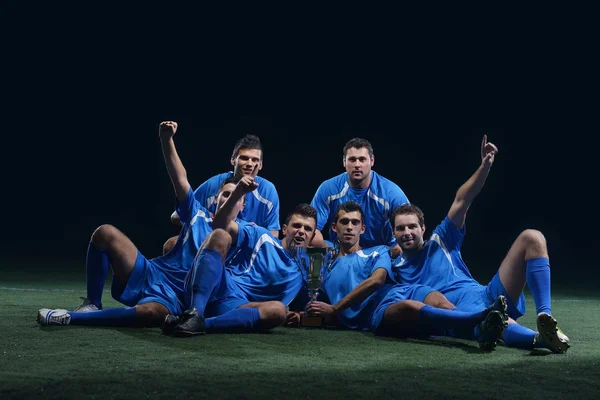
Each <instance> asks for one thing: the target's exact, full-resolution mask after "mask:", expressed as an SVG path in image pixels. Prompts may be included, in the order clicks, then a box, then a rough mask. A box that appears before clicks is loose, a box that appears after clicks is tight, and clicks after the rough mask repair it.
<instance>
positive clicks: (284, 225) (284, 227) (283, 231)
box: [281, 224, 287, 236]
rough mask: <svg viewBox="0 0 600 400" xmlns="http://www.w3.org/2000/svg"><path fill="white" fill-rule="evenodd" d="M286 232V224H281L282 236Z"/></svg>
mask: <svg viewBox="0 0 600 400" xmlns="http://www.w3.org/2000/svg"><path fill="white" fill-rule="evenodd" d="M286 232H287V225H286V224H283V226H282V227H281V233H283V236H285V234H286Z"/></svg>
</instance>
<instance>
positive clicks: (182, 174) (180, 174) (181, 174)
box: [161, 137, 190, 202]
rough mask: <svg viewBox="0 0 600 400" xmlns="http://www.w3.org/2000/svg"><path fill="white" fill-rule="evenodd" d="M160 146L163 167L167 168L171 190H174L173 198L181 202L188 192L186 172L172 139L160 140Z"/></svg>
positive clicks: (188, 185)
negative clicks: (171, 185) (163, 161)
mask: <svg viewBox="0 0 600 400" xmlns="http://www.w3.org/2000/svg"><path fill="white" fill-rule="evenodd" d="M161 146H162V151H163V157H164V159H165V165H166V166H167V172H168V173H169V177H170V178H171V182H172V183H173V188H174V189H175V196H176V197H177V201H179V202H182V201H183V200H185V198H186V196H187V194H188V192H189V190H190V184H189V182H188V180H187V172H186V170H185V168H184V166H183V163H182V162H181V159H180V158H179V155H178V154H177V150H176V149H175V142H174V141H173V138H172V137H171V138H169V139H164V140H161Z"/></svg>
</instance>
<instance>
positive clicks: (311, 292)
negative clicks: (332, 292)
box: [300, 247, 330, 328]
mask: <svg viewBox="0 0 600 400" xmlns="http://www.w3.org/2000/svg"><path fill="white" fill-rule="evenodd" d="M329 251H330V249H328V248H323V247H308V248H307V251H306V254H307V255H308V257H304V258H303V262H302V266H303V268H304V269H305V272H306V275H305V280H306V287H307V288H308V302H309V303H311V302H313V301H316V300H317V297H318V296H319V292H320V291H321V290H322V289H321V285H322V284H323V269H322V265H323V259H324V258H325V255H326V254H327V253H328V252H329ZM324 323H325V318H324V317H322V316H320V315H314V314H312V313H307V312H304V313H303V314H302V315H301V316H300V326H301V327H304V328H321V327H323V325H324Z"/></svg>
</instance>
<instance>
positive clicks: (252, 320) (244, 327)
mask: <svg viewBox="0 0 600 400" xmlns="http://www.w3.org/2000/svg"><path fill="white" fill-rule="evenodd" d="M259 321H260V312H259V311H258V309H257V308H236V309H235V310H231V311H228V312H226V313H225V314H222V315H219V316H218V317H212V318H207V319H206V320H205V321H204V322H205V323H206V331H207V332H209V331H213V332H219V331H221V332H223V331H225V332H237V331H249V330H252V329H253V328H256V327H257V325H258V322H259Z"/></svg>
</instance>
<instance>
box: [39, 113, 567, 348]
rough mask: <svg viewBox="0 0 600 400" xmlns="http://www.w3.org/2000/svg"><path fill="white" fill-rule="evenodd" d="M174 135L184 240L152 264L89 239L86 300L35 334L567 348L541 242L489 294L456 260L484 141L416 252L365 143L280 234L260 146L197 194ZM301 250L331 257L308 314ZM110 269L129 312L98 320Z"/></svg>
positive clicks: (122, 242) (487, 150)
mask: <svg viewBox="0 0 600 400" xmlns="http://www.w3.org/2000/svg"><path fill="white" fill-rule="evenodd" d="M177 127H178V126H177V123H176V122H173V121H165V122H162V123H161V124H160V126H159V137H160V141H161V146H162V151H163V156H164V160H165V164H166V167H167V171H168V173H169V177H170V179H171V182H172V184H173V188H174V190H175V197H176V208H175V212H174V213H173V214H172V215H171V220H172V221H173V223H175V224H178V225H180V226H181V231H180V233H179V235H178V236H176V237H173V238H170V239H168V240H167V241H166V242H165V245H164V246H163V255H162V256H160V257H156V258H152V259H147V258H146V257H144V256H143V255H142V254H141V253H140V252H139V250H138V249H137V247H136V246H135V245H134V243H133V242H132V241H131V240H130V239H129V238H128V237H127V236H126V235H125V234H123V233H122V232H121V231H119V230H118V229H117V228H115V227H114V226H112V225H102V226H100V227H98V228H97V229H96V230H95V231H94V233H93V234H92V237H91V240H90V243H89V246H88V252H87V258H86V273H87V279H86V280H87V282H86V283H87V297H86V298H84V300H83V303H82V304H81V305H80V306H79V307H77V308H76V309H75V310H74V311H68V310H65V309H49V308H42V309H41V310H39V312H38V315H37V321H38V323H39V324H41V325H86V326H112V327H160V328H161V329H162V331H163V333H164V334H165V335H169V336H174V337H188V336H194V335H198V334H205V333H217V332H240V333H241V332H259V331H264V330H267V329H271V328H274V327H276V326H281V325H283V326H288V327H294V326H298V322H299V321H300V319H301V318H302V316H303V315H314V316H319V317H321V318H323V319H325V320H326V321H328V322H330V323H332V324H333V323H335V324H337V325H338V326H340V327H342V328H347V329H354V330H360V331H370V332H373V333H374V334H376V335H386V336H397V337H431V336H450V337H456V338H461V339H467V340H474V341H477V342H478V343H479V346H480V347H481V348H482V349H486V350H492V349H494V348H495V346H496V344H497V343H498V342H502V343H504V344H505V345H506V346H513V347H517V348H521V349H536V348H544V349H549V350H551V351H552V352H555V353H564V352H566V351H567V349H568V348H569V338H568V337H567V336H566V335H565V334H564V333H563V332H562V331H561V330H560V329H559V327H558V325H557V321H556V319H555V318H554V317H553V316H552V309H551V295H550V261H549V256H548V249H547V245H546V241H545V238H544V236H543V235H542V233H541V232H539V231H536V230H531V229H528V230H525V231H523V232H521V234H520V235H519V236H518V237H517V238H516V240H515V241H514V243H513V244H512V246H511V248H510V249H509V251H508V253H507V255H506V257H505V258H504V260H503V261H502V263H501V264H500V266H499V268H498V271H497V272H496V274H495V275H494V276H493V277H492V278H491V279H490V281H489V283H487V284H480V283H479V282H478V281H476V280H475V279H474V278H473V277H472V276H471V273H470V272H469V269H468V268H467V266H466V265H465V263H464V261H463V260H462V257H461V253H460V250H461V247H462V242H463V239H464V236H465V232H466V230H465V220H466V215H467V211H468V209H469V207H470V205H471V204H472V202H473V200H474V199H475V197H476V196H477V195H478V194H479V192H480V191H481V190H482V188H483V186H484V183H485V181H486V178H487V175H488V173H489V171H490V169H491V167H492V165H493V163H494V159H495V156H496V154H497V153H498V149H497V147H496V146H495V145H494V144H493V143H491V142H488V141H487V137H486V136H484V138H483V141H482V144H481V164H480V165H479V166H478V168H477V170H476V171H475V173H474V174H473V175H472V176H471V177H470V178H469V179H468V180H467V181H466V182H465V183H464V184H463V185H462V186H461V187H460V188H459V189H458V191H457V192H456V196H455V198H454V200H453V202H452V204H451V206H450V209H449V211H448V213H447V216H446V218H445V219H444V220H443V221H442V222H441V223H440V224H439V225H438V226H437V227H436V228H435V229H434V230H433V232H432V233H431V235H430V237H429V239H428V240H425V238H424V235H425V231H426V226H425V220H424V214H423V211H421V209H420V208H419V207H417V206H416V205H414V204H411V203H410V202H409V200H408V198H407V197H406V195H405V194H404V192H403V191H402V190H401V189H400V187H398V185H396V184H395V183H394V182H392V181H391V180H389V179H386V178H384V177H383V176H381V175H379V174H377V173H376V172H375V171H373V170H372V167H373V165H374V155H373V148H372V146H371V144H370V143H369V142H368V141H367V140H365V139H361V138H354V139H351V140H350V141H348V143H346V145H345V146H344V149H343V165H344V167H345V169H346V172H344V173H342V174H340V175H338V176H335V177H333V178H331V179H328V180H326V181H325V182H323V183H322V184H321V185H320V186H319V187H318V189H317V191H316V193H315V195H314V197H313V199H312V201H311V203H310V204H308V203H302V204H298V205H297V206H296V207H294V208H293V209H292V210H291V211H290V212H289V214H287V217H286V218H285V222H284V224H283V225H282V226H280V224H279V198H278V194H277V191H276V189H275V186H274V185H273V184H272V183H271V182H269V181H268V180H266V179H264V178H262V177H260V176H258V173H259V171H260V170H261V169H262V163H263V150H262V145H261V143H260V140H259V138H258V137H256V136H254V135H246V136H245V137H243V138H242V139H240V140H239V141H238V142H237V143H236V145H235V147H234V150H233V154H232V157H231V164H232V166H233V171H231V172H227V173H222V174H218V175H215V176H214V177H212V178H210V179H209V180H207V181H206V182H204V183H203V184H201V185H200V186H199V187H198V188H197V189H196V190H195V191H194V190H193V188H192V186H191V185H190V183H189V181H188V178H187V172H186V169H185V168H184V166H183V163H182V162H181V160H180V158H179V156H178V154H177V150H176V148H175V143H174V140H173V136H174V135H175V133H176V131H177ZM307 247H323V248H330V249H333V251H330V252H328V253H327V254H328V255H327V256H326V257H325V260H324V261H323V268H322V285H321V288H320V289H321V295H320V296H319V298H318V299H317V300H315V301H308V288H307V279H306V271H305V268H303V265H306V258H307V255H306V252H305V251H304V250H305V249H306V248H307ZM111 269H112V272H113V280H112V285H111V294H112V297H113V298H114V299H115V300H117V301H119V302H120V303H122V304H123V305H125V306H126V307H120V308H109V309H103V307H102V294H103V291H104V283H105V281H106V278H107V277H108V274H109V272H110V270H111ZM525 285H527V286H528V288H529V290H530V292H531V294H532V296H533V300H534V303H535V308H536V312H537V320H536V321H537V327H536V330H532V329H530V328H527V327H525V326H523V325H520V324H519V323H517V320H518V318H519V317H521V316H522V315H524V314H525V300H524V295H523V290H524V288H525Z"/></svg>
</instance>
